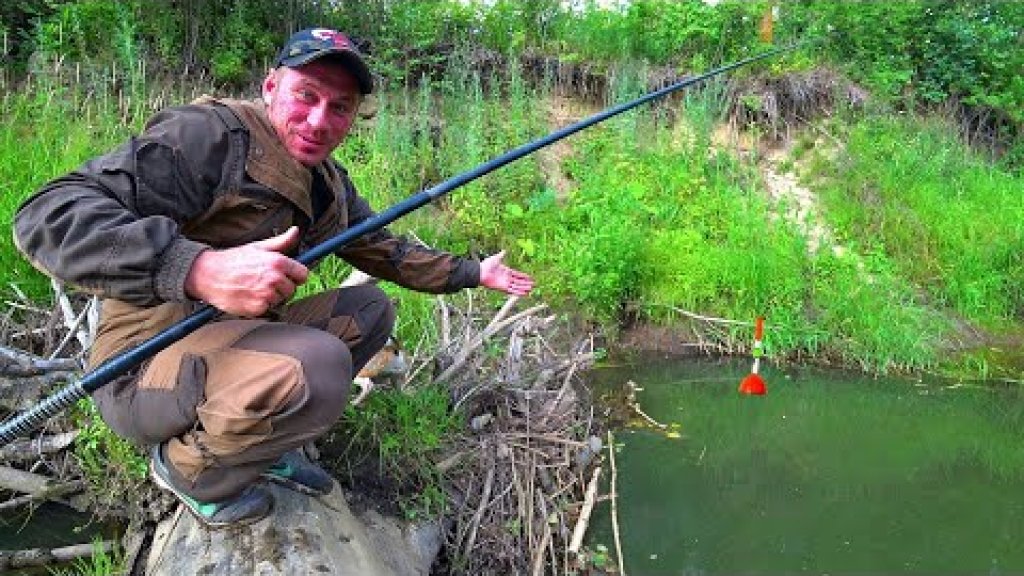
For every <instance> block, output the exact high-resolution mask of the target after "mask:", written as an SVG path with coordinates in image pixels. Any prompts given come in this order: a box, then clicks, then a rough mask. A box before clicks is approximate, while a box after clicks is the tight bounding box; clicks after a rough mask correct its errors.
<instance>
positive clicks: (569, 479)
mask: <svg viewBox="0 0 1024 576" xmlns="http://www.w3.org/2000/svg"><path fill="white" fill-rule="evenodd" d="M517 304H519V302H518V300H517V299H516V298H510V299H509V300H507V301H506V302H505V305H504V306H502V307H501V309H500V310H499V311H498V312H497V314H495V315H494V316H493V317H491V318H490V319H489V320H487V319H486V311H487V310H486V308H485V309H483V310H478V309H476V307H475V306H474V302H473V301H472V296H469V297H468V300H467V302H466V304H465V305H464V306H462V307H461V308H460V307H455V306H451V305H449V303H448V302H447V301H446V300H444V299H438V309H439V312H438V313H439V318H440V320H439V325H440V326H441V327H442V333H441V335H440V340H441V345H440V347H439V350H438V352H437V354H435V355H434V356H433V357H432V358H429V359H427V360H426V361H424V362H423V364H422V365H421V366H420V368H421V369H422V368H423V367H425V366H432V367H433V368H434V371H435V372H436V374H437V375H436V376H435V377H434V380H435V381H440V382H444V383H445V384H446V385H447V386H448V389H449V390H450V392H451V397H452V402H453V405H454V406H455V407H456V409H458V410H461V411H463V412H464V414H465V416H466V420H467V422H469V429H468V430H466V431H465V433H464V435H463V436H462V437H461V438H460V439H459V441H458V442H456V443H455V444H454V445H453V447H452V450H451V452H452V454H451V456H450V457H449V458H447V459H446V460H445V461H444V462H442V463H441V464H440V465H439V467H440V468H441V469H442V470H443V471H444V472H446V478H447V484H448V489H449V496H450V500H451V501H452V502H453V514H452V515H453V520H454V523H453V529H452V530H451V531H450V532H449V534H448V541H447V551H448V555H449V557H450V561H451V566H450V572H451V573H454V574H534V575H540V574H564V573H566V572H570V571H572V570H574V569H575V568H576V567H578V566H579V561H580V558H581V555H580V553H581V552H582V541H583V536H584V534H585V532H586V527H587V517H588V515H589V510H590V509H592V507H593V505H594V502H595V500H596V491H597V478H599V475H600V471H601V468H600V467H599V466H597V465H596V463H597V462H598V460H599V459H600V455H601V452H602V448H603V442H602V439H601V438H602V436H603V431H602V430H601V426H600V424H599V423H598V422H597V421H596V420H595V418H594V414H593V410H592V409H591V407H590V403H589V399H588V398H587V397H586V396H587V394H586V391H585V389H584V388H583V386H582V384H581V382H580V374H581V372H582V371H583V370H585V369H586V368H588V367H589V366H591V365H592V364H593V362H594V359H595V347H594V340H593V338H592V337H590V336H588V337H584V338H578V337H577V338H575V339H574V338H573V337H572V336H571V334H572V333H573V331H574V330H575V327H573V326H571V325H570V324H569V323H568V322H567V321H566V320H565V319H559V318H558V317H557V316H554V315H548V316H542V315H541V314H542V313H543V312H545V311H546V307H545V306H543V305H535V306H531V307H528V308H526V309H525V310H522V311H519V312H515V309H516V307H517ZM495 350H500V351H502V352H501V353H498V354H496V353H495V352H494V351H495Z"/></svg>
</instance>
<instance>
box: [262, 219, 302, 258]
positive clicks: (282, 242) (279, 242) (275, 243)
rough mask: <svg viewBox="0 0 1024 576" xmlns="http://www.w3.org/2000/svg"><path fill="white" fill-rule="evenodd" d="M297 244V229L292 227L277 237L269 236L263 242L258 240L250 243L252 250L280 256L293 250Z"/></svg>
mask: <svg viewBox="0 0 1024 576" xmlns="http://www.w3.org/2000/svg"><path fill="white" fill-rule="evenodd" d="M298 242H299V227H298V226H292V227H290V228H288V229H287V230H285V231H284V232H283V233H281V234H278V235H277V236H271V237H270V238H267V239H265V240H258V241H256V242H253V243H252V246H253V247H254V248H259V249H261V250H268V251H270V252H280V253H282V254H284V253H286V252H288V251H289V250H291V249H292V248H294V247H295V246H296V245H297V244H298Z"/></svg>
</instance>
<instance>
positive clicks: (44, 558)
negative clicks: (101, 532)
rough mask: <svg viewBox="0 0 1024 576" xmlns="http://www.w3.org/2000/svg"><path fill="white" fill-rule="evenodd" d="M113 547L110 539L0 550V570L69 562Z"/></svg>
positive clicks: (104, 551) (105, 551)
mask: <svg viewBox="0 0 1024 576" xmlns="http://www.w3.org/2000/svg"><path fill="white" fill-rule="evenodd" d="M113 549H114V543H113V542H111V541H109V540H108V541H104V542H99V543H96V544H75V545H73V546H64V547H62V548H53V549H50V550H46V549H43V548H32V549H29V550H11V551H2V550H0V572H3V571H6V570H7V569H8V568H28V567H31V566H46V565H48V564H54V563H61V562H70V561H71V560H77V559H79V558H87V557H90V556H92V555H93V553H94V552H96V551H101V552H103V553H108V552H110V551H111V550H113Z"/></svg>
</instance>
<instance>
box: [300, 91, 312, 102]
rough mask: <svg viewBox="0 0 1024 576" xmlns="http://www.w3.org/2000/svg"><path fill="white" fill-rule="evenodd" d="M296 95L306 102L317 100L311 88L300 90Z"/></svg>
mask: <svg viewBox="0 0 1024 576" xmlns="http://www.w3.org/2000/svg"><path fill="white" fill-rule="evenodd" d="M296 95H297V96H298V98H299V100H301V101H303V102H306V103H310V102H315V101H316V95H315V94H313V93H312V92H311V91H309V90H299V91H298V93H297V94H296Z"/></svg>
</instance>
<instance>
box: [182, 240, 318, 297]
mask: <svg viewBox="0 0 1024 576" xmlns="http://www.w3.org/2000/svg"><path fill="white" fill-rule="evenodd" d="M298 241H299V229H298V228H296V227H295V226H292V227H291V228H289V229H288V230H287V231H286V232H285V233H283V234H279V235H277V236H273V237H271V238H267V239H266V240H260V241H258V242H251V243H249V244H245V245H242V246H238V247H235V248H228V249H226V250H204V251H203V252H200V253H199V256H198V257H196V259H195V262H193V263H192V268H191V269H190V270H189V273H188V277H187V278H186V279H185V292H186V293H187V294H188V295H189V296H191V297H193V298H196V299H199V300H203V301H204V302H206V303H208V304H211V305H213V306H214V307H216V308H218V309H220V310H223V311H224V312H227V313H228V314H233V315H235V316H242V317H256V316H261V315H263V314H265V313H266V312H267V310H269V309H271V308H273V307H274V306H277V305H278V304H281V303H283V302H285V301H286V300H288V299H289V298H291V297H292V295H293V294H295V290H296V288H297V287H298V286H300V285H302V284H303V283H304V282H305V281H306V278H307V277H308V276H309V269H308V268H306V267H305V266H304V265H302V263H300V262H297V261H295V260H293V259H291V258H289V257H288V256H286V255H285V254H284V252H287V251H288V250H289V249H291V248H292V247H294V246H295V245H296V244H297V243H298Z"/></svg>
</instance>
